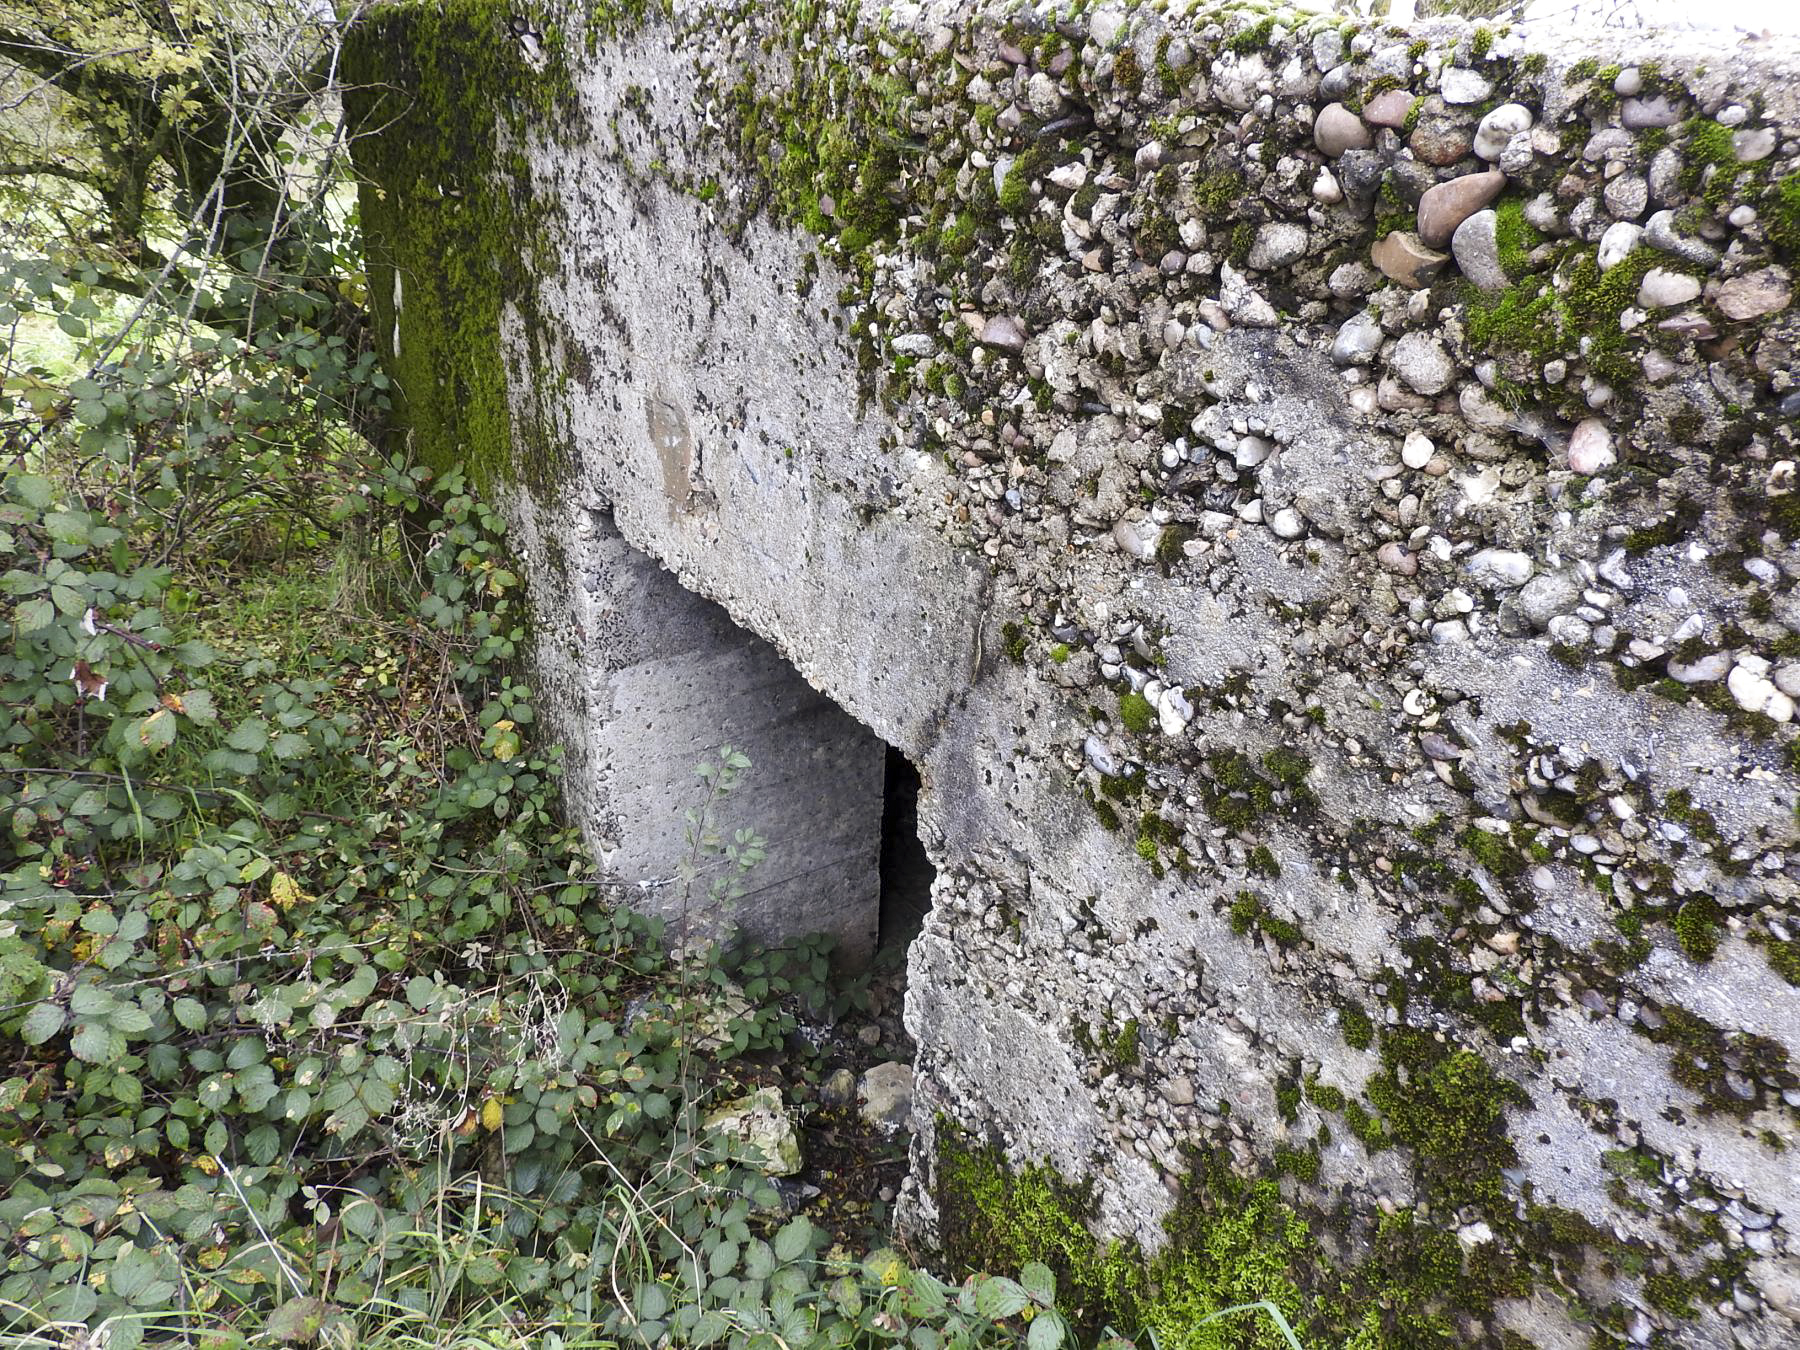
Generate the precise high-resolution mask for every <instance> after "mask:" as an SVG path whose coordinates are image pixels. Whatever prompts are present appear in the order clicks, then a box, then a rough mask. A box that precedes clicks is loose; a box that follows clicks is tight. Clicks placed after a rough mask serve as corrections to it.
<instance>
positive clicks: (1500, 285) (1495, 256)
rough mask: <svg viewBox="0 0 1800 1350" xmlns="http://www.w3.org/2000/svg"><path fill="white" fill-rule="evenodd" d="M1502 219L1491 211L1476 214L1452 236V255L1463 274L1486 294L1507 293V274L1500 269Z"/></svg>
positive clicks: (1457, 228) (1459, 226)
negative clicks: (1505, 291)
mask: <svg viewBox="0 0 1800 1350" xmlns="http://www.w3.org/2000/svg"><path fill="white" fill-rule="evenodd" d="M1498 222H1499V217H1498V216H1497V215H1496V214H1495V213H1494V212H1493V211H1491V210H1488V211H1477V212H1476V213H1475V214H1474V215H1472V216H1470V217H1469V218H1468V219H1467V220H1465V221H1464V222H1463V223H1462V224H1460V225H1458V226H1457V227H1456V233H1455V234H1453V235H1451V236H1450V252H1451V253H1452V254H1453V255H1454V256H1455V258H1456V265H1457V267H1458V268H1459V269H1461V271H1462V274H1463V275H1464V276H1465V277H1467V278H1468V279H1469V280H1470V281H1472V282H1474V283H1475V285H1476V286H1477V287H1479V288H1480V289H1481V290H1484V291H1500V290H1505V289H1506V285H1507V278H1506V272H1505V271H1504V269H1502V268H1501V266H1500V240H1499V236H1498V231H1497V225H1498Z"/></svg>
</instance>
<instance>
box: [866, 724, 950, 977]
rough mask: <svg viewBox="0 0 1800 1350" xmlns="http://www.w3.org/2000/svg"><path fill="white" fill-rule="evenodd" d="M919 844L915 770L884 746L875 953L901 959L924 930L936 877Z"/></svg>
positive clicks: (916, 776)
mask: <svg viewBox="0 0 1800 1350" xmlns="http://www.w3.org/2000/svg"><path fill="white" fill-rule="evenodd" d="M936 875H937V874H936V872H935V871H933V870H932V866H931V860H930V859H929V858H927V857H926V856H925V845H924V843H923V842H921V841H920V839H919V771H918V770H917V769H916V768H914V767H913V764H912V761H911V760H909V759H907V757H906V756H905V755H903V754H901V753H900V752H899V751H898V750H896V749H894V747H893V746H891V745H890V746H888V747H887V781H886V786H885V790H884V793H883V796H882V808H881V926H880V929H879V931H878V934H877V937H876V948H877V950H878V951H879V952H880V953H881V954H882V955H883V956H900V957H903V956H904V955H905V953H906V949H907V948H908V947H909V946H911V945H912V940H913V939H914V938H915V937H917V936H918V935H919V930H920V929H921V928H923V927H924V926H925V915H926V914H927V912H929V911H930V909H931V882H932V879H933V878H934V877H935V876H936Z"/></svg>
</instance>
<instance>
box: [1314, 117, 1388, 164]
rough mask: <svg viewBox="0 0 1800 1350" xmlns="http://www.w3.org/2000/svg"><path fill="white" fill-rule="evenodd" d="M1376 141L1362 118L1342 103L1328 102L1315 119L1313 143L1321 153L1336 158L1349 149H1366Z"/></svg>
mask: <svg viewBox="0 0 1800 1350" xmlns="http://www.w3.org/2000/svg"><path fill="white" fill-rule="evenodd" d="M1374 143H1375V138H1374V137H1373V136H1372V135H1371V134H1370V133H1369V128H1368V127H1367V126H1365V125H1364V124H1363V120H1362V118H1360V117H1358V116H1357V115H1356V114H1355V113H1353V112H1351V111H1350V110H1349V109H1348V108H1346V107H1345V106H1344V105H1343V104H1342V103H1328V104H1326V105H1325V106H1324V107H1323V108H1321V109H1319V115H1318V116H1317V117H1316V118H1314V119H1313V144H1315V145H1317V146H1318V147H1319V153H1320V154H1322V155H1325V156H1326V157H1328V158H1330V159H1336V158H1338V157H1339V156H1340V155H1342V154H1344V153H1345V152H1346V151H1349V150H1366V149H1368V148H1369V147H1370V146H1371V145H1373V144H1374Z"/></svg>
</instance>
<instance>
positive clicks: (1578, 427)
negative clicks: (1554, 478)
mask: <svg viewBox="0 0 1800 1350" xmlns="http://www.w3.org/2000/svg"><path fill="white" fill-rule="evenodd" d="M1617 462H1618V456H1617V455H1616V454H1615V453H1614V452H1613V438H1612V432H1611V431H1610V430H1609V429H1608V428H1607V425H1606V423H1605V422H1603V421H1601V420H1600V419H1599V418H1598V417H1587V418H1583V419H1582V420H1581V421H1580V422H1577V423H1576V424H1575V430H1574V432H1573V434H1571V435H1570V437H1569V468H1570V469H1572V470H1573V471H1574V472H1576V473H1581V474H1596V473H1603V472H1605V471H1606V470H1607V469H1610V468H1612V466H1613V465H1614V464H1615V463H1617Z"/></svg>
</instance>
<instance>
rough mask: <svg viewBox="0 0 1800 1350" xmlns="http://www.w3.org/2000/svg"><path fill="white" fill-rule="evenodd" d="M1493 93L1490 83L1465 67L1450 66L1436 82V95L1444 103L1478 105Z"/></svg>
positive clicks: (1491, 83)
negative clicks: (1439, 96) (1438, 95)
mask: <svg viewBox="0 0 1800 1350" xmlns="http://www.w3.org/2000/svg"><path fill="white" fill-rule="evenodd" d="M1493 92H1494V86H1493V82H1492V81H1490V80H1488V79H1485V78H1484V77H1482V76H1481V75H1478V74H1477V73H1476V72H1474V71H1472V70H1470V69H1468V68H1467V67H1466V66H1451V67H1450V69H1448V70H1446V71H1445V72H1444V74H1443V77H1442V78H1441V79H1440V80H1439V81H1438V93H1439V94H1440V95H1442V97H1443V100H1444V102H1446V103H1479V102H1481V100H1482V99H1484V98H1486V97H1487V96H1488V95H1489V94H1491V93H1493Z"/></svg>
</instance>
